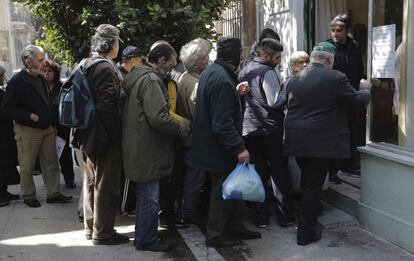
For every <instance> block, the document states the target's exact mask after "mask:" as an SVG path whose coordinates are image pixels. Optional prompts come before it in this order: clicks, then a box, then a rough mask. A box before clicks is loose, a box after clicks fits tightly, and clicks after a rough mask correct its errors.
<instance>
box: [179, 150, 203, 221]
mask: <svg viewBox="0 0 414 261" xmlns="http://www.w3.org/2000/svg"><path fill="white" fill-rule="evenodd" d="M184 153H185V154H184V161H185V176H184V186H183V209H182V217H183V218H190V217H191V216H192V215H193V212H194V209H195V206H196V204H197V201H198V196H199V194H200V189H201V187H202V186H203V185H204V182H205V180H206V173H205V171H203V170H200V169H196V168H194V167H193V164H192V159H191V151H190V150H189V149H186V150H185V152H184Z"/></svg>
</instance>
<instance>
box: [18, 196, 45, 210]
mask: <svg viewBox="0 0 414 261" xmlns="http://www.w3.org/2000/svg"><path fill="white" fill-rule="evenodd" d="M23 203H24V204H26V205H27V206H29V207H30V208H40V207H41V206H42V205H41V204H40V202H39V201H38V200H37V199H36V198H28V199H25V200H23Z"/></svg>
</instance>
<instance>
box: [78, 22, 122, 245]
mask: <svg viewBox="0 0 414 261" xmlns="http://www.w3.org/2000/svg"><path fill="white" fill-rule="evenodd" d="M91 49H92V52H93V54H92V57H91V58H88V59H87V61H86V77H87V79H88V82H89V84H90V88H91V93H92V96H93V97H94V102H95V109H96V119H95V122H94V124H93V126H92V127H91V128H89V129H84V130H78V129H77V130H75V132H74V133H73V135H74V137H73V139H72V145H73V146H74V147H76V148H80V149H81V151H82V152H83V153H84V154H85V156H86V157H85V172H84V173H85V174H84V180H83V186H84V207H83V208H84V225H85V233H86V238H87V239H88V240H90V239H92V243H93V244H94V245H117V244H125V243H128V242H129V238H128V237H127V236H125V235H121V234H119V233H117V232H116V231H115V230H114V225H115V216H116V213H117V209H118V204H117V203H118V202H119V201H118V200H119V186H120V178H121V168H120V167H119V166H120V165H121V164H122V159H121V134H122V130H121V108H120V98H121V93H122V90H121V82H122V79H121V78H122V76H121V74H120V72H119V70H118V68H117V67H116V64H115V63H114V62H113V61H112V59H115V58H116V57H117V55H118V50H119V29H118V28H116V27H115V26H113V25H109V24H101V25H99V26H98V28H96V31H95V34H94V36H93V37H92V46H91Z"/></svg>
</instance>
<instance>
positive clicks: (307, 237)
mask: <svg viewBox="0 0 414 261" xmlns="http://www.w3.org/2000/svg"><path fill="white" fill-rule="evenodd" d="M323 228H324V227H323V225H322V224H321V223H319V222H318V223H317V224H316V228H315V229H314V230H313V231H311V230H309V229H307V231H304V229H301V228H300V226H299V228H298V232H297V241H296V243H297V244H298V245H299V246H305V245H308V244H310V243H313V242H316V241H319V240H320V239H321V238H322V230H323Z"/></svg>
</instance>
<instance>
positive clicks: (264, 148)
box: [239, 38, 295, 228]
mask: <svg viewBox="0 0 414 261" xmlns="http://www.w3.org/2000/svg"><path fill="white" fill-rule="evenodd" d="M282 51H283V46H282V45H281V44H280V43H279V41H277V40H275V39H271V38H265V39H263V40H262V41H261V42H260V43H259V47H258V49H257V52H258V56H256V57H254V58H253V61H251V62H250V63H249V64H247V65H246V66H245V67H244V68H243V69H242V70H241V71H240V72H239V81H241V82H243V81H247V82H248V83H249V85H250V92H248V93H247V94H246V95H245V110H244V117H243V136H244V137H245V140H246V145H247V149H248V150H249V152H250V155H251V160H252V162H253V163H254V164H255V167H256V170H257V172H258V173H259V175H260V177H261V179H262V181H263V184H268V182H267V181H268V180H269V178H271V180H272V181H273V182H274V184H275V185H276V186H275V187H274V189H275V190H276V191H275V195H279V194H280V196H278V197H276V199H277V206H276V214H277V216H278V223H279V225H280V226H283V227H285V226H290V225H293V224H294V223H295V217H294V215H293V208H292V202H291V200H290V196H289V175H288V169H287V166H288V162H287V158H286V157H285V156H283V145H282V140H283V121H284V117H285V115H284V113H283V109H282V108H281V104H279V103H278V96H279V92H280V90H281V87H280V84H281V81H280V80H279V76H278V75H277V73H276V71H275V70H274V68H275V67H276V66H277V65H278V64H279V63H280V61H281V54H282ZM278 191H279V192H280V193H279V192H278ZM253 206H254V209H255V212H256V225H257V226H258V227H261V228H265V227H267V225H268V223H269V215H270V213H269V211H268V210H267V207H266V203H254V204H253Z"/></svg>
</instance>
